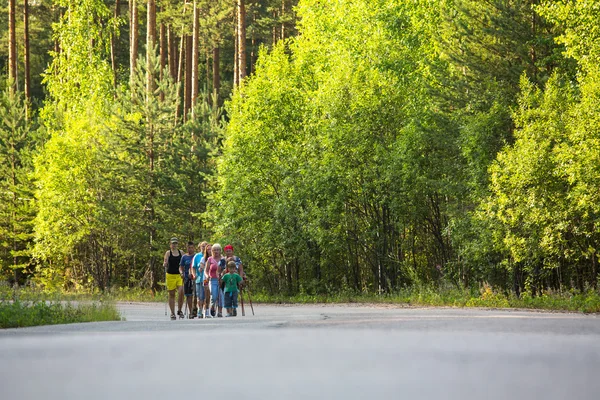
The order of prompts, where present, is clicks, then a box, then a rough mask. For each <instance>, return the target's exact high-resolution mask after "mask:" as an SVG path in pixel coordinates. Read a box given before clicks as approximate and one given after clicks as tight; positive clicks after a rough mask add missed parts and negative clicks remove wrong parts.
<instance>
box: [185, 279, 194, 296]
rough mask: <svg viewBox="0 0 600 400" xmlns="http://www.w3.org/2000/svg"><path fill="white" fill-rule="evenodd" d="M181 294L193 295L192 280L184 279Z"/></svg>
mask: <svg viewBox="0 0 600 400" xmlns="http://www.w3.org/2000/svg"><path fill="white" fill-rule="evenodd" d="M183 294H185V295H186V296H193V295H194V280H193V279H192V278H185V279H184V282H183Z"/></svg>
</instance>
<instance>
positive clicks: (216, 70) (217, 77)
mask: <svg viewBox="0 0 600 400" xmlns="http://www.w3.org/2000/svg"><path fill="white" fill-rule="evenodd" d="M219 53H220V51H219V47H215V48H213V60H212V70H213V102H214V103H215V104H219V92H220V91H221V68H220V66H219V63H220V60H219Z"/></svg>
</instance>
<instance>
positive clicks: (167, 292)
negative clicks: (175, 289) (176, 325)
mask: <svg viewBox="0 0 600 400" xmlns="http://www.w3.org/2000/svg"><path fill="white" fill-rule="evenodd" d="M165 293H166V294H167V301H166V302H165V317H166V316H167V303H168V302H169V291H168V290H167V271H166V270H165Z"/></svg>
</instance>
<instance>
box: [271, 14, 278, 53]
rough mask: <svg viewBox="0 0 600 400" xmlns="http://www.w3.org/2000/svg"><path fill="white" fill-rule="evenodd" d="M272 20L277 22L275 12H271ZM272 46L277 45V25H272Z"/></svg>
mask: <svg viewBox="0 0 600 400" xmlns="http://www.w3.org/2000/svg"><path fill="white" fill-rule="evenodd" d="M273 20H274V21H275V20H277V11H273ZM272 41H273V46H275V45H276V44H277V24H276V23H273V39H272Z"/></svg>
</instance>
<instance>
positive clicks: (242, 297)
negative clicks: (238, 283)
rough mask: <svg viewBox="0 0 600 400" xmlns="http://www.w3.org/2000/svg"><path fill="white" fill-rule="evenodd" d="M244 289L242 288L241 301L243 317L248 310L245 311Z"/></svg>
mask: <svg viewBox="0 0 600 400" xmlns="http://www.w3.org/2000/svg"><path fill="white" fill-rule="evenodd" d="M243 292H244V291H243V290H242V289H240V301H241V302H242V317H245V316H246V312H245V311H244V295H243Z"/></svg>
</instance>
